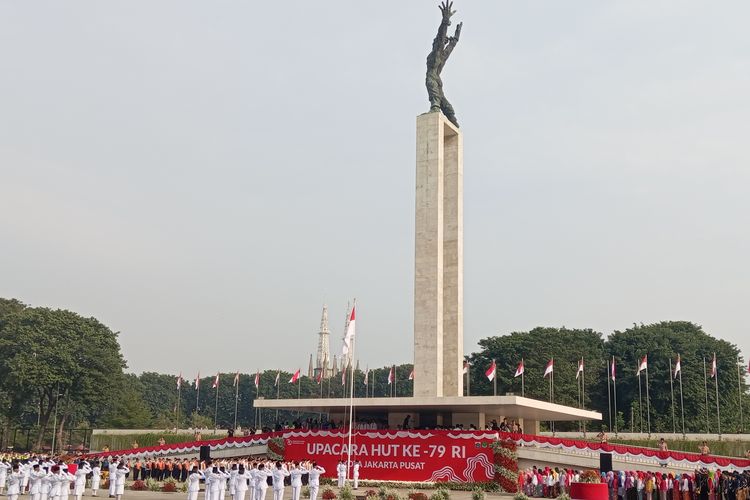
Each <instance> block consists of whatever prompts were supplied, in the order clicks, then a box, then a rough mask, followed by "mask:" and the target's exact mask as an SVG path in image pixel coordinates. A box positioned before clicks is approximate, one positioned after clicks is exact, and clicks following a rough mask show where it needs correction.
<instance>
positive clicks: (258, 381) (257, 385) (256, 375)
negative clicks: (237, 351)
mask: <svg viewBox="0 0 750 500" xmlns="http://www.w3.org/2000/svg"><path fill="white" fill-rule="evenodd" d="M259 386H260V371H257V372H255V388H256V389H257V388H258V387H259Z"/></svg>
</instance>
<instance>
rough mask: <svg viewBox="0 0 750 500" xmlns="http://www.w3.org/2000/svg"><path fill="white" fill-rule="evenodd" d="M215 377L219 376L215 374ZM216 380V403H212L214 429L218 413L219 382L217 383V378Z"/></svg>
mask: <svg viewBox="0 0 750 500" xmlns="http://www.w3.org/2000/svg"><path fill="white" fill-rule="evenodd" d="M216 378H217V379H218V378H219V376H218V375H217V377H216ZM216 382H217V384H216V403H215V404H214V430H216V429H217V427H216V419H217V417H218V415H219V384H218V382H219V381H218V380H217V381H216Z"/></svg>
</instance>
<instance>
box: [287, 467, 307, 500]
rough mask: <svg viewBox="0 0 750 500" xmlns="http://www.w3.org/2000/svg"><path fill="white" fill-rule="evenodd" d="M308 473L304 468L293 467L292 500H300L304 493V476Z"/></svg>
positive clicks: (290, 473)
mask: <svg viewBox="0 0 750 500" xmlns="http://www.w3.org/2000/svg"><path fill="white" fill-rule="evenodd" d="M307 473H308V471H307V470H306V469H303V468H302V467H293V468H292V470H290V471H289V475H290V476H291V479H292V500H299V496H300V493H301V492H302V475H303V474H307Z"/></svg>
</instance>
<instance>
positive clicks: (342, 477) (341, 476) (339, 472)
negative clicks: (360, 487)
mask: <svg viewBox="0 0 750 500" xmlns="http://www.w3.org/2000/svg"><path fill="white" fill-rule="evenodd" d="M336 478H337V479H338V487H339V488H343V487H344V482H345V481H346V464H344V463H340V464H338V465H337V466H336Z"/></svg>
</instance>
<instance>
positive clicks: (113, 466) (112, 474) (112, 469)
mask: <svg viewBox="0 0 750 500" xmlns="http://www.w3.org/2000/svg"><path fill="white" fill-rule="evenodd" d="M107 470H108V471H109V498H114V497H115V493H116V492H117V457H112V458H111V459H110V462H109V467H108V468H107Z"/></svg>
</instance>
